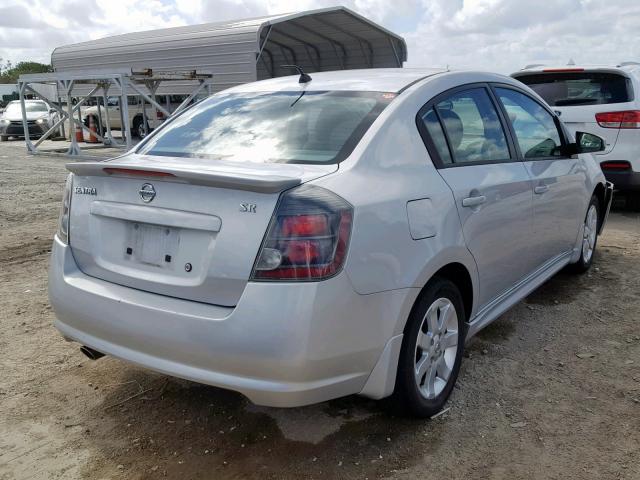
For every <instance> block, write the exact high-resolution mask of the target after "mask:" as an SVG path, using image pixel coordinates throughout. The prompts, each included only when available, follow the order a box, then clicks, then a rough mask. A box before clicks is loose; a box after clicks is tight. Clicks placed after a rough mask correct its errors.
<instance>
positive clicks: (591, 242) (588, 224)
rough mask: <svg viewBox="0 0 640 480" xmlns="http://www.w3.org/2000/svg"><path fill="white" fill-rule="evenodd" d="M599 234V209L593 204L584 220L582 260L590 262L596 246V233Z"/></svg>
mask: <svg viewBox="0 0 640 480" xmlns="http://www.w3.org/2000/svg"><path fill="white" fill-rule="evenodd" d="M597 234H598V209H597V208H596V206H595V205H591V206H590V207H589V210H588V211H587V217H586V218H585V220H584V233H583V235H582V260H583V261H584V263H589V261H590V260H591V257H592V256H593V251H594V249H595V248H596V235H597Z"/></svg>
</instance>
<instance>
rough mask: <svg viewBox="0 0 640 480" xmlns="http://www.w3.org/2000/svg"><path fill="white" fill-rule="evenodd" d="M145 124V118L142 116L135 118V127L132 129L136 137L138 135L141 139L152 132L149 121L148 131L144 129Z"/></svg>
mask: <svg viewBox="0 0 640 480" xmlns="http://www.w3.org/2000/svg"><path fill="white" fill-rule="evenodd" d="M143 124H144V120H143V119H142V118H141V117H136V118H134V119H133V129H132V130H131V134H132V135H133V136H134V137H138V138H140V139H143V138H144V137H146V136H147V135H148V134H149V133H151V129H150V128H149V123H147V131H146V133H145V131H144V127H143Z"/></svg>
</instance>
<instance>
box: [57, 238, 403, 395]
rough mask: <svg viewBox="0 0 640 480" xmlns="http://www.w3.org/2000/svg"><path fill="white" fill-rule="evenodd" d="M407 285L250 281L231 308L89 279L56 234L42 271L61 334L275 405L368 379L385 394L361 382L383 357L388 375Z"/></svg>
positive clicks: (349, 390)
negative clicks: (365, 291)
mask: <svg viewBox="0 0 640 480" xmlns="http://www.w3.org/2000/svg"><path fill="white" fill-rule="evenodd" d="M413 290H414V289H407V290H394V291H389V292H382V293H379V294H373V295H359V294H357V293H355V291H354V290H353V288H352V287H351V284H350V282H349V280H348V278H347V276H346V275H345V274H344V273H342V274H340V275H338V276H336V277H334V278H332V279H330V280H327V281H324V282H318V283H287V284H285V283H248V284H247V286H246V288H245V291H244V293H243V295H242V297H241V299H240V301H239V302H238V305H237V306H236V307H234V308H228V307H219V306H215V305H208V304H203V303H198V302H192V301H185V300H180V299H176V298H171V297H166V296H162V295H157V294H152V293H148V292H143V291H139V290H135V289H132V288H128V287H123V286H120V285H116V284H113V283H109V282H105V281H102V280H99V279H96V278H93V277H89V276H87V275H85V274H84V273H82V272H81V271H80V270H79V269H78V267H77V265H76V263H75V260H74V259H73V255H72V252H71V249H70V248H69V247H68V246H66V245H64V244H62V243H61V242H60V241H59V240H58V239H57V238H56V239H55V241H54V245H53V248H52V257H51V265H50V268H49V297H50V300H51V304H52V306H53V309H54V311H55V314H56V317H57V320H56V321H55V326H56V327H57V328H58V330H60V332H61V333H62V335H63V336H64V337H66V338H67V339H70V340H74V341H77V342H80V343H82V344H84V345H87V346H89V347H91V348H94V349H96V350H98V351H100V352H103V353H106V354H109V355H112V356H114V357H117V358H120V359H123V360H127V361H129V362H132V363H135V364H137V365H140V366H143V367H146V368H149V369H152V370H155V371H159V372H162V373H165V374H168V375H172V376H176V377H181V378H185V379H188V380H193V381H196V382H200V383H205V384H209V385H214V386H219V387H222V388H227V389H230V390H235V391H238V392H240V393H242V394H244V395H246V396H247V397H248V398H249V399H250V400H251V401H253V402H254V403H257V404H261V405H269V406H279V407H292V406H300V405H306V404H311V403H317V402H321V401H325V400H328V399H331V398H336V397H341V396H345V395H349V394H354V393H360V392H361V391H362V390H363V389H364V388H365V384H366V387H367V388H366V389H365V392H364V393H367V394H370V395H371V396H378V397H379V396H382V395H381V394H379V392H384V394H389V393H391V392H390V391H389V388H390V387H389V384H392V381H393V379H394V378H395V376H394V377H393V378H389V376H388V375H387V376H386V377H385V376H384V375H378V374H376V375H371V377H375V378H376V379H378V378H380V379H381V380H379V381H380V382H386V383H385V385H371V384H370V383H368V382H367V380H368V379H369V377H370V374H371V372H372V371H373V370H374V367H375V370H376V372H380V371H385V368H386V367H387V366H386V365H383V366H382V367H380V365H379V363H380V362H379V359H380V358H384V361H385V362H387V363H389V364H390V365H392V367H390V368H387V369H386V370H389V371H391V370H393V371H395V364H397V356H395V358H394V355H391V356H389V355H388V350H389V348H387V349H385V346H386V345H387V344H388V342H389V340H390V339H391V337H392V336H394V334H396V332H394V331H393V330H394V328H396V325H397V324H398V323H399V322H398V321H397V320H398V318H399V316H401V315H405V314H406V313H407V312H406V310H407V307H406V305H409V304H410V303H412V299H413V298H415V292H414V291H413ZM397 338H398V337H397V336H396V345H397ZM383 351H386V352H387V354H386V355H382V353H383ZM387 357H391V358H387ZM394 362H395V363H394ZM376 381H378V380H376ZM391 388H392V387H391ZM370 392H377V393H374V394H371V393H370Z"/></svg>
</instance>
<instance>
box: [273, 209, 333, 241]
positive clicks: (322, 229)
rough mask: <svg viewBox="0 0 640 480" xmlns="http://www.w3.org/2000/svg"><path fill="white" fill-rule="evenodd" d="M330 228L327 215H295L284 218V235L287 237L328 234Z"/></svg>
mask: <svg viewBox="0 0 640 480" xmlns="http://www.w3.org/2000/svg"><path fill="white" fill-rule="evenodd" d="M328 229H329V223H328V220H327V216H326V215H324V214H319V215H318V214H316V215H295V216H291V217H284V218H283V219H282V235H283V236H285V237H310V236H314V235H315V236H317V235H326V234H327V232H328Z"/></svg>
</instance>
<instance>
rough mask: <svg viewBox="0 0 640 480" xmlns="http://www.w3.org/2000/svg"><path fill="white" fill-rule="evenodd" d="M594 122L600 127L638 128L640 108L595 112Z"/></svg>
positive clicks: (639, 126)
mask: <svg viewBox="0 0 640 480" xmlns="http://www.w3.org/2000/svg"><path fill="white" fill-rule="evenodd" d="M596 122H598V125H600V126H601V127H602V128H619V129H630V128H640V110H625V111H621V112H602V113H596Z"/></svg>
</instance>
